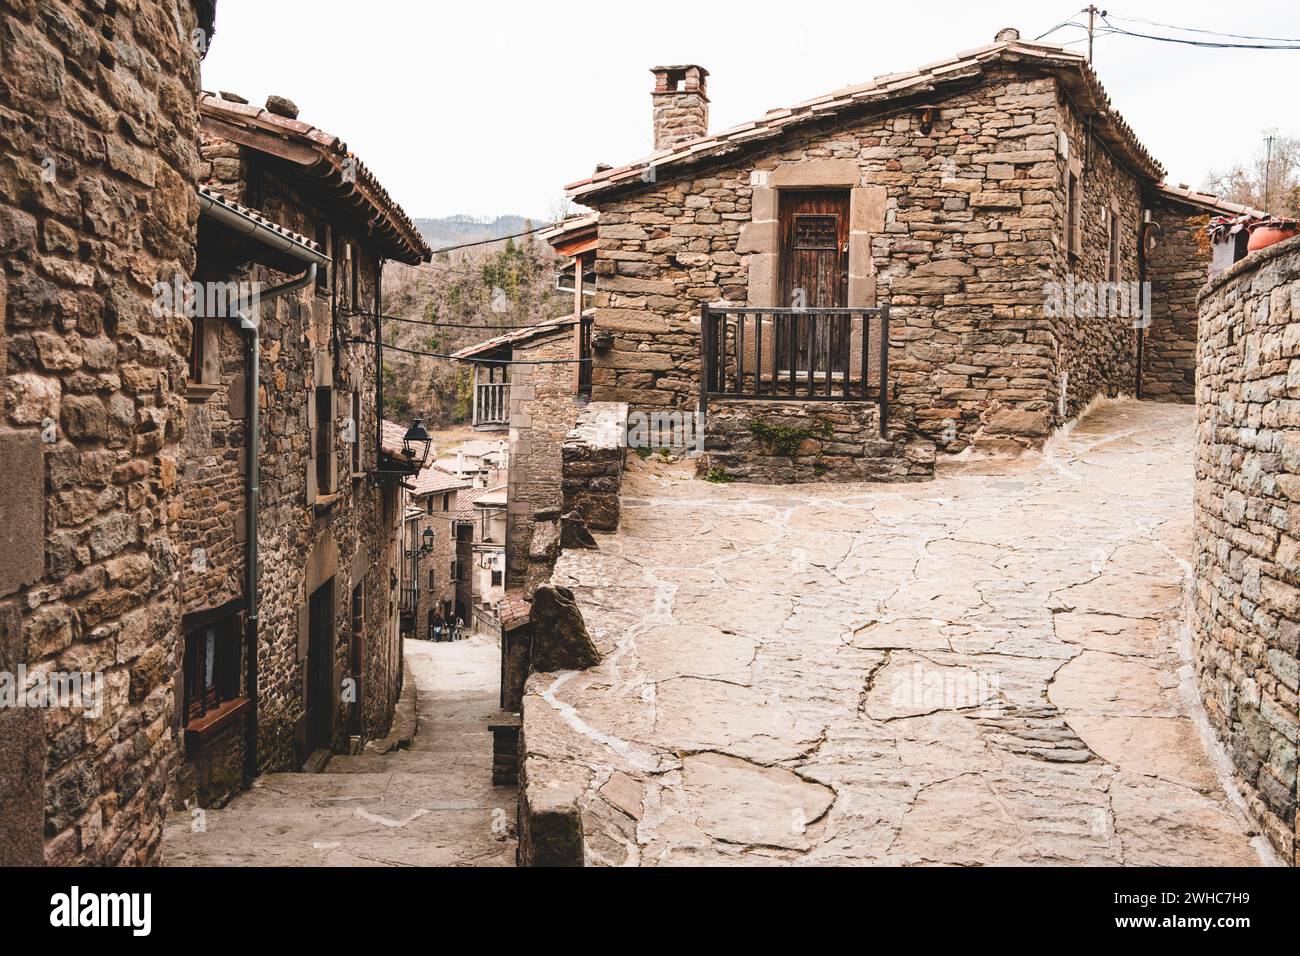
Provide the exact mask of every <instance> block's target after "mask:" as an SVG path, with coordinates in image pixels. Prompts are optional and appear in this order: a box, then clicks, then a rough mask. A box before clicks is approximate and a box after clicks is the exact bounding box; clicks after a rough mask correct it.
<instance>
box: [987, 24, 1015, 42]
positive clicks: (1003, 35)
mask: <svg viewBox="0 0 1300 956" xmlns="http://www.w3.org/2000/svg"><path fill="white" fill-rule="evenodd" d="M993 39H994V40H995V41H997V42H998V43H1015V42H1016V41H1017V40H1019V39H1020V31H1019V30H1017V29H1016V28H1015V27H1003V28H1002V29H1001V30H999V31H998V32H997V36H995V37H994V38H993Z"/></svg>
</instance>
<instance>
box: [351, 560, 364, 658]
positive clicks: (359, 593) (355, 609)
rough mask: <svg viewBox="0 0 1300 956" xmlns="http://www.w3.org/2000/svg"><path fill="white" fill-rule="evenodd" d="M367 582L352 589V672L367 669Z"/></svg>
mask: <svg viewBox="0 0 1300 956" xmlns="http://www.w3.org/2000/svg"><path fill="white" fill-rule="evenodd" d="M365 613H366V583H365V582H364V581H362V582H361V583H360V584H358V585H357V586H356V587H354V588H353V589H352V673H354V674H360V673H361V672H362V671H363V670H364V669H365V663H366V662H365V656H366V655H365Z"/></svg>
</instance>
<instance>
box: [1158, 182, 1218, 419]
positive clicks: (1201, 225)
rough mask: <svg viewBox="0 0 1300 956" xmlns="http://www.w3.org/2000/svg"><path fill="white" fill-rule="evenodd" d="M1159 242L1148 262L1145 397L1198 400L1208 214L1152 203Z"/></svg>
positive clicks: (1182, 206) (1180, 400) (1206, 263)
mask: <svg viewBox="0 0 1300 956" xmlns="http://www.w3.org/2000/svg"><path fill="white" fill-rule="evenodd" d="M1150 206H1151V210H1152V213H1153V215H1154V218H1155V221H1156V222H1157V223H1159V224H1160V232H1159V242H1158V244H1157V246H1156V248H1155V251H1154V252H1153V253H1152V255H1151V257H1150V259H1149V260H1148V263H1147V275H1148V277H1149V281H1150V282H1151V325H1150V327H1149V328H1147V330H1146V332H1145V334H1144V336H1143V345H1142V396H1141V397H1142V398H1145V399H1150V400H1152V401H1157V402H1185V403H1189V404H1190V403H1191V402H1194V401H1196V296H1197V294H1198V293H1199V292H1200V290H1201V286H1203V285H1204V284H1205V280H1206V278H1207V277H1208V275H1209V267H1210V237H1209V236H1208V235H1207V234H1206V232H1205V227H1206V225H1207V224H1208V223H1209V221H1210V214H1209V213H1208V212H1198V211H1195V210H1193V209H1190V208H1189V207H1187V206H1185V205H1182V204H1180V203H1175V202H1170V201H1168V200H1161V199H1158V198H1157V199H1153V200H1151V202H1150Z"/></svg>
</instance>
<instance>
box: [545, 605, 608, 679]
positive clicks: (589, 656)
mask: <svg viewBox="0 0 1300 956" xmlns="http://www.w3.org/2000/svg"><path fill="white" fill-rule="evenodd" d="M530 619H531V623H532V648H531V656H530V660H529V665H528V672H529V673H530V674H536V673H539V672H541V673H549V672H552V671H567V670H585V669H586V668H588V667H594V666H595V665H596V664H599V663H600V652H599V651H597V650H596V645H595V644H593V643H592V641H591V635H590V634H588V633H587V625H586V623H585V622H584V621H583V619H582V611H581V610H580V609H579V608H578V603H577V601H575V600H574V597H573V592H572V591H570V590H569V589H568V588H563V587H556V586H552V585H549V584H548V585H543V586H542V587H539V588H538V589H537V591H536V593H534V594H533V605H532V613H531V615H530Z"/></svg>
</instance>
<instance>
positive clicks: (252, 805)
mask: <svg viewBox="0 0 1300 956" xmlns="http://www.w3.org/2000/svg"><path fill="white" fill-rule="evenodd" d="M405 654H406V661H407V664H408V666H409V668H410V671H409V673H410V675H411V678H412V679H413V681H414V685H415V686H414V691H415V704H416V708H415V710H416V714H417V720H416V726H415V736H414V738H413V740H412V741H411V744H410V749H409V750H408V749H397V750H393V751H391V752H389V753H383V754H378V753H362V754H360V755H358V756H343V755H336V756H335V757H334V758H333V759H332V760H331V761H330V762H329V765H328V767H327V769H326V772H324V773H319V774H307V773H273V774H265V775H263V776H261V777H259V778H257V780H255V781H254V783H253V786H252V789H251V790H248V791H247V792H245V793H242V794H240V795H239V796H238V797H236V798H235V799H234V800H233V801H231V802H230V804H228V805H227V806H226V807H225V808H224V809H221V810H207V811H203V812H202V813H201V814H200V815H198V816H197V817H195V816H192V815H190V814H187V813H185V812H183V811H182V812H177V813H173V814H171V816H170V817H169V819H168V821H167V827H166V830H165V831H164V835H163V863H164V865H166V866H513V865H514V862H515V840H514V829H515V798H516V794H515V788H514V787H494V786H492V782H491V777H492V735H491V734H490V733H489V732H488V729H487V725H488V722H489V720H490V719H491V716H492V715H493V714H494V713H496V711H497V693H498V680H499V675H500V670H499V668H500V652H499V649H498V647H497V644H496V642H495V640H493V639H489V638H485V637H482V636H475V637H471V638H469V639H467V640H463V641H457V642H449V643H432V642H429V641H419V640H408V641H406V642H405ZM410 690H411V688H408V689H407V691H405V692H404V693H407V694H409V693H410ZM398 720H399V721H400V720H402V715H401V714H400V713H399V717H398ZM406 720H407V721H408V722H409V721H410V715H409V713H408V714H407V716H406Z"/></svg>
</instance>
